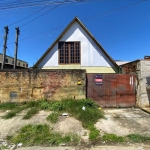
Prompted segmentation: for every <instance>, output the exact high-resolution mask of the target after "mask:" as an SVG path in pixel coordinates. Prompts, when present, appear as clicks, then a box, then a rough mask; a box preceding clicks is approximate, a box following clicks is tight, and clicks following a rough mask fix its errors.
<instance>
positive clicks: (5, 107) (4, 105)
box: [0, 102, 19, 110]
mask: <svg viewBox="0 0 150 150" xmlns="http://www.w3.org/2000/svg"><path fill="white" fill-rule="evenodd" d="M18 105H19V104H17V103H12V102H7V103H1V104H0V110H12V109H15V108H16V107H18Z"/></svg>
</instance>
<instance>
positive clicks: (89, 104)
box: [82, 99, 97, 108]
mask: <svg viewBox="0 0 150 150" xmlns="http://www.w3.org/2000/svg"><path fill="white" fill-rule="evenodd" d="M82 101H83V104H84V106H86V107H93V108H96V106H97V105H96V104H95V102H94V101H93V100H91V99H83V100H82Z"/></svg>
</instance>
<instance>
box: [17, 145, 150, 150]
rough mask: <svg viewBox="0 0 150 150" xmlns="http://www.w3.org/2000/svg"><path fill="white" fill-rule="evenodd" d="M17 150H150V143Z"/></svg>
mask: <svg viewBox="0 0 150 150" xmlns="http://www.w3.org/2000/svg"><path fill="white" fill-rule="evenodd" d="M17 150H150V145H142V144H141V145H131V146H95V147H92V148H84V147H39V146H33V147H25V148H24V147H22V148H17Z"/></svg>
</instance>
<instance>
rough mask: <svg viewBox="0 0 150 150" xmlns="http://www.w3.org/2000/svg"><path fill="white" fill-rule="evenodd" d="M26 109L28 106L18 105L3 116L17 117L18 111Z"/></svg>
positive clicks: (7, 117) (6, 117)
mask: <svg viewBox="0 0 150 150" xmlns="http://www.w3.org/2000/svg"><path fill="white" fill-rule="evenodd" d="M24 109H26V106H20V107H16V108H15V109H13V110H11V111H10V112H8V113H7V114H6V115H5V116H3V118H4V119H10V118H12V117H15V116H16V115H17V114H18V113H20V112H21V111H23V110H24Z"/></svg>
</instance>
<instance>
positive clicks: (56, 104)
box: [50, 101, 66, 111]
mask: <svg viewBox="0 0 150 150" xmlns="http://www.w3.org/2000/svg"><path fill="white" fill-rule="evenodd" d="M50 109H51V110H53V111H62V110H65V109H66V107H65V104H64V103H63V101H56V102H53V103H52V105H51V107H50Z"/></svg>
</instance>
